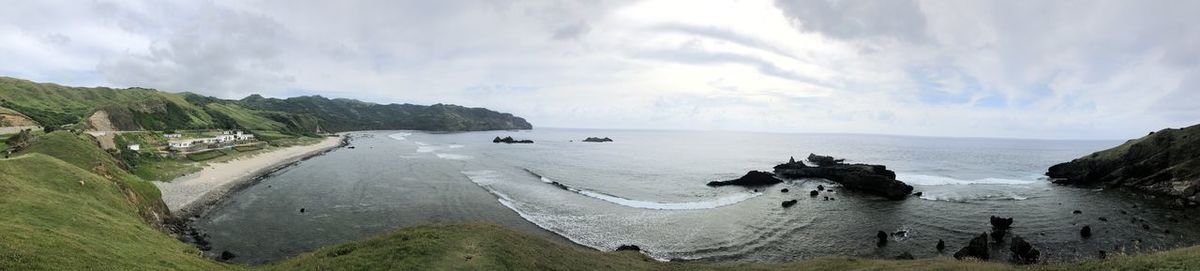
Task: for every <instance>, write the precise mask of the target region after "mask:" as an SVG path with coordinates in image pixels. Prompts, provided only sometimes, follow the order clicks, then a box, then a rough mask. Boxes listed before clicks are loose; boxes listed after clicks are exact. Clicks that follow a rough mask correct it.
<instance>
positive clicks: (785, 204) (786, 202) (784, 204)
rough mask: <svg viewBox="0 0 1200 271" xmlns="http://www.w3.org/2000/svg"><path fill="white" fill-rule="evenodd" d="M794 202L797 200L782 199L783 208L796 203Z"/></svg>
mask: <svg viewBox="0 0 1200 271" xmlns="http://www.w3.org/2000/svg"><path fill="white" fill-rule="evenodd" d="M796 202H797V200H789V201H784V202H783V204H782V205H783V208H787V207H792V205H796Z"/></svg>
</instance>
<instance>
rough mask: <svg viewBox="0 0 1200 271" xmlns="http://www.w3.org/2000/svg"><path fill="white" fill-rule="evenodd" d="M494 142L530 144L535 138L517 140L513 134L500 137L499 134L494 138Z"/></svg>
mask: <svg viewBox="0 0 1200 271" xmlns="http://www.w3.org/2000/svg"><path fill="white" fill-rule="evenodd" d="M492 143H505V144H518V143H519V144H529V143H533V140H528V139H522V140H516V139H513V138H512V137H511V136H506V137H504V138H500V137H498V136H497V137H496V138H494V139H492Z"/></svg>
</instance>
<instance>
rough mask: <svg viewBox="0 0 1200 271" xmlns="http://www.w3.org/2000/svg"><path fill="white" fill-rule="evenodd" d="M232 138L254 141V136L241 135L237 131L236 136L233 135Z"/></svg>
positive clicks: (240, 132)
mask: <svg viewBox="0 0 1200 271" xmlns="http://www.w3.org/2000/svg"><path fill="white" fill-rule="evenodd" d="M234 138H236V139H237V140H252V139H254V135H252V134H243V133H242V131H238V132H237V133H236V134H234Z"/></svg>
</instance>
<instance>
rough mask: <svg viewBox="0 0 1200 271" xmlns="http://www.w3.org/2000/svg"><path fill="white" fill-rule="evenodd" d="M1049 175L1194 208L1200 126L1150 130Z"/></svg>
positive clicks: (1199, 196) (1198, 193)
mask: <svg viewBox="0 0 1200 271" xmlns="http://www.w3.org/2000/svg"><path fill="white" fill-rule="evenodd" d="M1046 176H1048V177H1050V178H1051V180H1052V181H1053V182H1054V183H1057V184H1064V185H1078V186H1093V187H1095V186H1102V187H1126V188H1131V189H1134V190H1138V191H1144V192H1150V193H1151V194H1156V195H1162V196H1167V197H1170V198H1171V199H1173V202H1174V203H1175V204H1176V205H1180V206H1182V205H1188V206H1195V205H1197V202H1200V125H1194V126H1191V127H1187V128H1181V129H1163V130H1160V131H1158V132H1151V133H1150V134H1149V135H1146V136H1145V137H1142V138H1139V139H1134V140H1129V141H1127V142H1125V143H1124V144H1121V145H1120V146H1117V147H1114V148H1111V149H1108V150H1103V151H1099V152H1096V153H1092V154H1090V155H1087V156H1084V157H1080V158H1078V159H1075V160H1072V161H1070V162H1066V163H1061V164H1057V165H1054V166H1052V167H1050V169H1049V170H1048V171H1047V172H1046Z"/></svg>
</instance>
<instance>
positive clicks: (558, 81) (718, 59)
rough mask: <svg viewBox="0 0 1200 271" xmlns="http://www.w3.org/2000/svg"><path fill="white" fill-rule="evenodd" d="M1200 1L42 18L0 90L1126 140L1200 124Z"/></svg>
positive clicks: (556, 118) (14, 14) (146, 5)
mask: <svg viewBox="0 0 1200 271" xmlns="http://www.w3.org/2000/svg"><path fill="white" fill-rule="evenodd" d="M1194 10H1200V3H1197V2H1195V1H1173V0H1167V1H1154V2H1142V1H1117V0H1102V1H1053V2H1050V1H923V0H912V1H870V2H858V1H823V0H822V1H698V2H688V3H680V2H675V1H655V0H648V1H586V2H584V1H557V0H552V1H508V0H477V1H368V0H361V1H338V2H324V1H285V0H264V1H229V0H214V1H201V2H195V1H106V0H98V1H93V2H88V3H82V4H81V3H76V2H72V1H56V0H49V1H29V2H17V3H10V4H9V5H6V8H5V9H0V22H2V23H0V59H4V60H5V61H2V62H0V75H8V76H18V77H25V78H30V79H34V80H39V81H51V82H58V83H64V84H73V85H107V86H117V87H127V86H144V87H154V88H160V89H164V90H168V91H192V92H197V93H202V94H206V95H215V96H219V97H223V98H240V97H243V96H245V95H248V94H251V93H262V94H265V95H267V96H284V95H295V94H320V95H324V96H328V97H348V98H359V99H364V100H371V101H377V102H409V103H421V104H432V103H439V102H443V103H457V104H463V105H467V106H483V107H489V108H493V109H497V110H501V111H506V112H512V113H514V114H517V115H520V116H523V117H526V118H528V119H529V120H530V121H532V122H533V123H534V124H535V125H537V126H539V127H547V126H559V127H595V128H654V129H660V128H673V129H729V130H755V131H785V132H858V133H889V134H917V135H950V136H1011V137H1047V138H1126V137H1133V136H1138V135H1141V134H1144V133H1145V131H1148V130H1155V129H1159V128H1162V127H1169V126H1176V127H1177V126H1183V125H1189V124H1193V123H1192V122H1195V121H1196V120H1197V119H1200V110H1197V109H1196V108H1197V107H1196V106H1195V105H1194V102H1193V101H1195V100H1197V99H1200V97H1198V96H1197V95H1200V94H1197V93H1200V91H1198V90H1197V87H1200V82H1198V81H1200V79H1198V78H1200V57H1198V56H1197V55H1198V54H1196V53H1195V52H1194V51H1195V48H1197V47H1198V46H1200V19H1197V17H1196V16H1194V15H1193V14H1191V13H1193V12H1192V11H1194Z"/></svg>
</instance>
